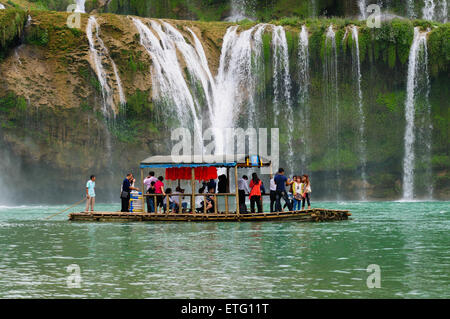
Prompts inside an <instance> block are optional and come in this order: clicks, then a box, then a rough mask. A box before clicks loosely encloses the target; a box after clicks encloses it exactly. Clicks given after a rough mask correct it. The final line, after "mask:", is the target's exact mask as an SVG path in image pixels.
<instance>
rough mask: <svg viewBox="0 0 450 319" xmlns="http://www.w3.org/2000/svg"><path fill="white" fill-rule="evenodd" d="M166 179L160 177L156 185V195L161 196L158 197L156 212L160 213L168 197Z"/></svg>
mask: <svg viewBox="0 0 450 319" xmlns="http://www.w3.org/2000/svg"><path fill="white" fill-rule="evenodd" d="M163 180H164V177H162V176H160V177H158V180H157V181H156V183H155V194H158V195H159V196H157V197H156V211H157V212H158V213H159V212H161V210H160V207H161V209H162V208H163V207H164V196H166V193H165V192H164V183H163ZM161 194H162V195H164V196H161Z"/></svg>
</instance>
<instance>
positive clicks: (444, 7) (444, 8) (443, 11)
mask: <svg viewBox="0 0 450 319" xmlns="http://www.w3.org/2000/svg"><path fill="white" fill-rule="evenodd" d="M440 12H441V21H442V22H443V23H447V21H448V6H447V0H442V1H441V10H440Z"/></svg>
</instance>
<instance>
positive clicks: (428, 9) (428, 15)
mask: <svg viewBox="0 0 450 319" xmlns="http://www.w3.org/2000/svg"><path fill="white" fill-rule="evenodd" d="M435 8H436V4H435V3H434V1H433V0H424V7H423V9H422V14H423V18H424V19H425V20H434V14H435Z"/></svg>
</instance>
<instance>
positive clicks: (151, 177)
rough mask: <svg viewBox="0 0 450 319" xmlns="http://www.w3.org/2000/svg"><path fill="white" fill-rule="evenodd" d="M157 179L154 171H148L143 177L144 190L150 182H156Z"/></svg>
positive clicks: (148, 186) (146, 189)
mask: <svg viewBox="0 0 450 319" xmlns="http://www.w3.org/2000/svg"><path fill="white" fill-rule="evenodd" d="M157 180H158V179H157V178H156V177H155V172H153V171H151V172H149V173H148V176H147V177H146V178H145V179H144V185H145V191H148V189H149V188H150V186H151V185H152V182H155V183H156V181H157Z"/></svg>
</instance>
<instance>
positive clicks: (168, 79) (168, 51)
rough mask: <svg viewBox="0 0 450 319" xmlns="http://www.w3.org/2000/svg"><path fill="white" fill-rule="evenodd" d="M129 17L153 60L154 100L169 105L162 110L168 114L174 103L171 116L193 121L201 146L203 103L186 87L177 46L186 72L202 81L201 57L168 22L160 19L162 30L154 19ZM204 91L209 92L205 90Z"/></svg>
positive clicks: (181, 121) (180, 119)
mask: <svg viewBox="0 0 450 319" xmlns="http://www.w3.org/2000/svg"><path fill="white" fill-rule="evenodd" d="M132 20H133V23H134V25H135V27H136V29H137V31H138V32H139V35H140V43H141V45H142V46H143V47H144V48H145V49H146V51H147V53H148V54H149V56H150V58H151V60H152V69H151V74H152V79H151V80H152V90H153V93H152V94H153V98H154V100H155V101H157V102H159V103H162V104H163V105H165V106H168V107H167V108H165V109H164V112H165V113H167V114H168V113H170V109H171V108H172V106H174V107H175V112H176V114H170V115H173V116H174V117H176V118H177V119H179V121H180V124H183V125H188V124H189V123H192V126H193V129H194V140H195V141H196V143H197V145H196V146H198V147H200V149H203V142H202V140H203V138H202V123H201V118H199V114H201V109H202V105H201V103H200V101H198V100H196V99H195V96H193V95H192V94H191V91H190V90H189V86H188V83H187V82H186V79H185V77H184V75H183V68H182V67H181V65H180V62H179V60H178V56H177V49H178V50H180V51H181V52H182V55H183V57H184V58H185V59H186V64H187V68H188V72H189V74H190V75H192V76H193V77H194V79H195V78H196V79H200V81H202V80H203V81H204V80H205V79H204V75H202V73H204V72H205V71H204V70H202V69H201V68H200V67H201V62H200V58H199V57H198V55H196V53H195V49H194V48H193V47H192V46H190V45H189V44H187V43H186V42H185V40H184V38H183V36H181V34H179V33H178V31H177V30H175V29H174V28H171V26H169V25H168V24H167V23H164V22H163V26H164V29H163V28H162V25H161V24H159V23H158V22H156V21H154V20H146V21H148V22H149V23H150V26H148V25H147V24H145V23H143V22H142V21H141V20H140V19H137V18H132ZM155 34H156V35H157V36H158V37H157V36H156V35H155ZM194 63H195V65H194ZM202 83H203V82H202ZM202 85H203V84H202ZM205 94H206V95H208V93H207V92H205ZM169 106H170V108H169Z"/></svg>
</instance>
